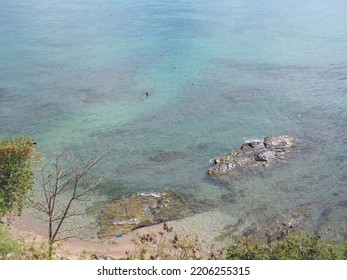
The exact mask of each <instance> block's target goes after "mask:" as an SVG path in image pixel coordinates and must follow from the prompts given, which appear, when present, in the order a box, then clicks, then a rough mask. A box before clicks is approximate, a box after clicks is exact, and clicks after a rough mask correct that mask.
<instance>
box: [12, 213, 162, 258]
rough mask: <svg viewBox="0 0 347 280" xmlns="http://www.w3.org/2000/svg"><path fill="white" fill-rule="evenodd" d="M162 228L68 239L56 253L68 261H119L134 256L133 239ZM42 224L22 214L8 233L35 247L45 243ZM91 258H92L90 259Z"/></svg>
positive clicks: (157, 226) (45, 235) (159, 225)
mask: <svg viewBox="0 0 347 280" xmlns="http://www.w3.org/2000/svg"><path fill="white" fill-rule="evenodd" d="M162 228H163V225H162V224H158V225H153V226H149V227H144V228H140V229H137V230H135V231H133V232H130V233H126V234H123V235H122V236H121V237H118V238H116V237H112V238H109V239H104V240H101V239H98V238H93V239H88V238H87V239H83V240H81V239H76V238H73V239H68V240H65V241H62V242H60V244H59V245H60V246H59V245H58V246H57V253H58V254H59V255H65V256H67V257H68V258H69V259H79V258H81V256H82V255H83V256H85V257H84V258H89V257H88V256H97V257H98V258H101V259H103V258H107V259H121V258H124V257H125V256H126V254H127V252H128V253H129V254H130V255H132V256H134V254H135V253H136V251H135V244H134V242H133V240H134V238H136V237H137V236H141V235H143V234H154V235H157V234H158V233H159V232H160V231H161V230H162ZM45 230H46V229H45V227H44V225H43V224H38V223H37V221H35V220H34V218H33V217H31V216H30V215H29V214H26V213H24V214H23V215H22V216H20V217H14V218H13V221H12V223H11V229H10V232H11V234H12V235H13V236H14V237H15V238H17V237H18V238H19V237H24V238H25V240H26V241H28V242H30V241H34V242H35V243H36V244H37V245H40V244H41V243H46V242H47V234H45ZM92 258H93V257H92Z"/></svg>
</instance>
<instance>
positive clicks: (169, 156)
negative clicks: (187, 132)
mask: <svg viewBox="0 0 347 280" xmlns="http://www.w3.org/2000/svg"><path fill="white" fill-rule="evenodd" d="M185 156H186V154H185V153H184V152H177V151H166V152H160V153H158V154H156V155H155V156H152V157H150V158H149V160H150V161H155V162H165V161H172V160H175V159H179V158H184V157H185Z"/></svg>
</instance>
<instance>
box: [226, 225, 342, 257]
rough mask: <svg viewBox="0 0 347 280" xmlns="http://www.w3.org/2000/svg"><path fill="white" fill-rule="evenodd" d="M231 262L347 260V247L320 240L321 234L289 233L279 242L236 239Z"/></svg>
mask: <svg viewBox="0 0 347 280" xmlns="http://www.w3.org/2000/svg"><path fill="white" fill-rule="evenodd" d="M226 259H229V260H339V259H347V243H346V241H345V240H344V241H343V242H339V243H338V242H336V241H332V240H327V239H321V237H320V236H319V235H318V234H313V235H310V234H307V233H300V232H298V233H289V234H288V235H287V236H285V237H284V238H282V239H278V240H267V241H265V240H260V239H257V240H252V239H251V238H249V237H239V238H236V239H235V244H233V245H232V246H231V247H229V248H228V249H227V253H226Z"/></svg>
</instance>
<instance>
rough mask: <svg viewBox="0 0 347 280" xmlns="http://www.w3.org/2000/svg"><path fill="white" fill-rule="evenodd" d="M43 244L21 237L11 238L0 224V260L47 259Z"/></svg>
mask: <svg viewBox="0 0 347 280" xmlns="http://www.w3.org/2000/svg"><path fill="white" fill-rule="evenodd" d="M44 246H45V245H41V246H37V245H35V243H34V242H26V241H25V240H24V239H23V238H19V239H13V238H12V236H11V234H10V233H9V232H8V231H7V230H6V229H5V228H4V227H3V226H0V260H43V259H47V253H46V252H47V249H46V248H45V247H44Z"/></svg>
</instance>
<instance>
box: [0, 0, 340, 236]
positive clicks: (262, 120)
mask: <svg viewBox="0 0 347 280" xmlns="http://www.w3.org/2000/svg"><path fill="white" fill-rule="evenodd" d="M8 2H9V1H0V3H1V6H2V9H1V11H0V38H1V43H0V68H1V71H0V132H1V135H2V136H3V137H7V136H11V135H17V134H18V133H22V134H24V135H28V136H32V137H33V138H35V139H36V141H37V142H38V148H39V149H40V150H42V151H43V152H44V153H46V154H47V155H49V154H50V152H52V151H54V150H57V149H59V148H62V147H63V148H67V149H70V150H72V152H73V153H74V154H76V155H77V156H78V157H81V158H83V157H88V156H89V155H90V154H101V153H102V154H104V153H106V156H105V159H104V160H103V161H102V162H101V163H100V165H99V166H98V172H99V174H103V175H104V176H106V177H107V182H108V186H109V187H110V189H109V188H108V189H107V191H106V192H105V194H106V195H108V196H109V197H117V196H120V195H123V194H126V193H133V192H136V191H139V190H145V191H146V190H156V191H159V190H171V191H174V192H179V193H182V194H185V195H189V196H194V197H196V198H197V199H201V200H206V201H208V202H211V203H212V204H213V205H214V210H213V211H210V212H208V213H205V214H204V213H203V214H200V215H197V216H196V217H194V218H191V219H193V221H194V222H193V223H192V220H191V219H188V221H189V223H190V225H192V224H193V225H194V226H191V228H193V229H192V230H197V231H199V232H200V233H201V234H205V235H214V234H216V232H215V231H216V228H218V227H217V226H216V225H219V227H220V229H223V227H224V226H227V227H228V225H230V224H237V225H238V226H237V227H235V232H240V231H241V230H242V229H244V228H245V227H247V226H249V225H250V224H252V223H262V222H264V221H266V220H267V219H268V218H270V217H272V216H275V215H280V214H283V213H288V212H291V211H292V212H297V211H301V212H304V214H305V215H306V216H307V217H308V219H307V222H306V226H307V227H308V228H314V227H316V226H324V227H326V228H327V227H332V228H339V227H342V228H346V227H347V217H346V214H345V213H346V208H347V207H346V204H347V203H346V201H347V194H346V187H347V183H346V181H347V177H346V175H345V173H346V170H347V163H346V156H345V155H346V154H347V148H346V142H347V135H346V124H347V111H346V110H347V102H346V101H347V96H346V94H347V60H346V58H347V40H346V38H347V21H346V20H345V12H346V10H347V4H346V3H345V2H344V1H342V0H336V1H325V0H322V1H305V2H304V3H302V1H270V0H268V1H218V2H217V3H216V2H215V1H174V3H171V2H172V1H111V0H104V1H101V0H100V1H91V0H84V1H82V0H81V1H77V0H76V1H75V0H74V1H64V0H60V1H44V0H36V1H35V0H29V1H28V0H27V1H13V2H14V3H8ZM259 2H261V3H259ZM145 92H148V93H149V97H148V98H144V93H145ZM280 134H289V135H293V136H295V137H297V138H298V139H299V148H298V151H297V152H295V153H293V155H292V156H291V158H290V159H289V160H288V161H287V163H285V164H281V165H279V166H277V167H275V168H270V169H267V170H262V171H254V172H249V173H247V174H244V175H245V176H243V177H240V178H236V179H234V180H232V181H231V182H230V183H228V184H220V183H218V182H216V181H214V180H211V179H209V178H208V177H207V175H206V170H207V168H208V167H209V159H210V158H212V157H214V156H217V155H220V154H224V153H228V152H230V151H231V150H233V149H236V148H238V147H239V146H240V145H241V144H242V143H243V142H244V141H245V140H246V139H250V138H260V137H264V136H267V135H280ZM161 152H176V154H175V155H173V156H171V157H168V158H167V160H165V161H160V162H155V161H153V160H150V159H151V157H155V156H156V155H158V154H159V153H161ZM171 155H172V154H171ZM239 220H241V222H240V223H238V221H239ZM206 221H211V224H210V226H208V224H206ZM212 221H213V222H212ZM182 224H184V221H183V222H182Z"/></svg>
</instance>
